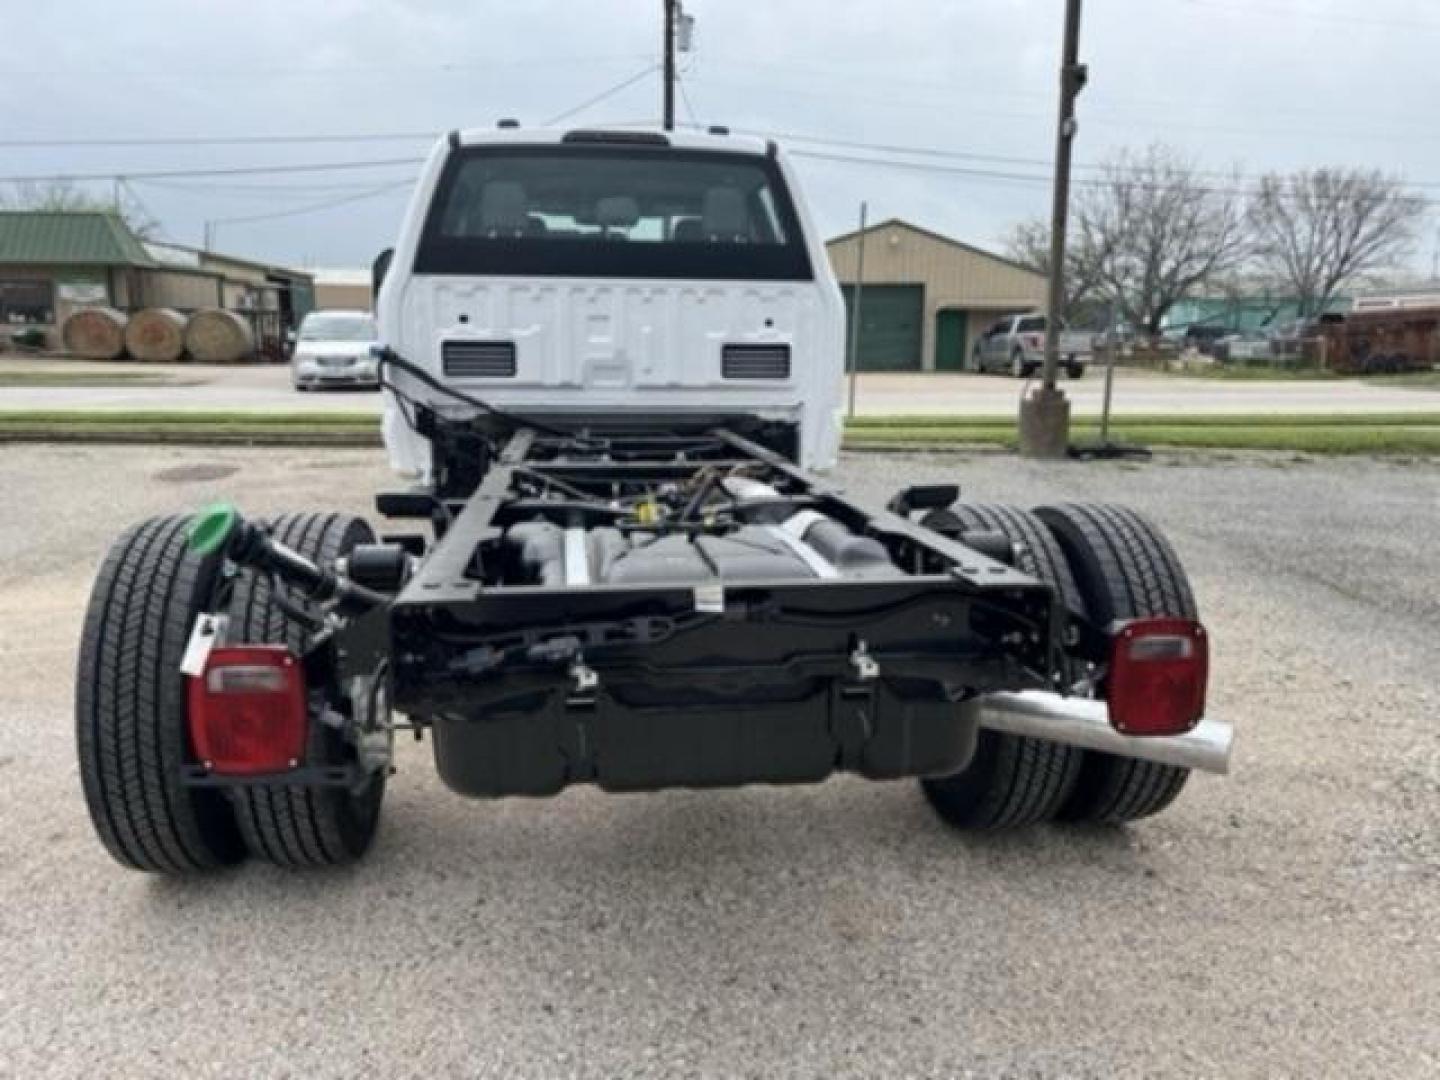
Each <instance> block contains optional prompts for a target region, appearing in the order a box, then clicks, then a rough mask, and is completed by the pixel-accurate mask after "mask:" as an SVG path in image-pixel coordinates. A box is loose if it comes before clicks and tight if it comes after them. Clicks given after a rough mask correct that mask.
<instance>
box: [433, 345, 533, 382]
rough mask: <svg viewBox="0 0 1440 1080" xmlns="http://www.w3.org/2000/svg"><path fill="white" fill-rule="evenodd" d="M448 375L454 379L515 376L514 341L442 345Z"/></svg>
mask: <svg viewBox="0 0 1440 1080" xmlns="http://www.w3.org/2000/svg"><path fill="white" fill-rule="evenodd" d="M440 362H441V366H442V367H443V368H444V370H445V374H446V375H448V376H450V377H451V378H454V379H513V378H514V377H515V343H514V342H513V341H447V342H445V343H444V344H442V345H441V346H440Z"/></svg>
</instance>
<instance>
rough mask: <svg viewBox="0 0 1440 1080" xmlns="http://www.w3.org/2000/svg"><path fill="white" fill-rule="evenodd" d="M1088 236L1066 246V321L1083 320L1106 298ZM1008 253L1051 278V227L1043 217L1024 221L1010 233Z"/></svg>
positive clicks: (1098, 261) (1017, 260)
mask: <svg viewBox="0 0 1440 1080" xmlns="http://www.w3.org/2000/svg"><path fill="white" fill-rule="evenodd" d="M1085 240H1086V238H1085V237H1080V236H1077V237H1070V238H1069V242H1068V243H1067V244H1066V245H1065V301H1064V315H1065V319H1066V321H1068V322H1070V323H1072V324H1074V323H1076V322H1079V321H1084V316H1085V315H1086V314H1087V313H1092V312H1093V309H1094V308H1096V307H1097V306H1098V305H1099V304H1100V303H1103V302H1104V300H1105V297H1104V296H1103V295H1102V294H1103V286H1104V280H1105V279H1104V276H1103V275H1102V274H1101V272H1100V260H1099V258H1098V254H1099V253H1098V252H1097V251H1096V250H1094V249H1093V248H1092V247H1091V246H1090V245H1089V244H1087V243H1086V242H1085ZM1005 251H1006V254H1008V255H1009V257H1010V259H1011V261H1013V262H1017V263H1019V264H1020V265H1021V266H1023V267H1025V268H1026V269H1027V270H1033V271H1034V272H1035V273H1037V274H1041V275H1043V276H1045V277H1049V276H1050V224H1049V222H1047V221H1044V220H1042V219H1040V218H1030V219H1028V220H1026V221H1022V222H1020V223H1019V224H1017V225H1016V226H1015V227H1014V228H1013V229H1011V230H1010V235H1009V237H1008V238H1007V239H1006V241H1005Z"/></svg>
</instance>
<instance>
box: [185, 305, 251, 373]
mask: <svg viewBox="0 0 1440 1080" xmlns="http://www.w3.org/2000/svg"><path fill="white" fill-rule="evenodd" d="M185 349H186V351H187V352H189V353H190V357H191V359H193V360H198V361H200V363H202V364H233V363H234V362H235V361H237V360H244V359H245V358H246V357H248V356H252V355H254V353H255V335H254V333H253V332H252V331H251V330H250V323H249V322H248V321H247V320H246V319H245V318H244V317H243V316H240V315H237V314H235V312H233V311H225V310H223V309H221V308H205V309H204V310H203V311H197V312H196V313H195V314H194V315H192V316H190V325H188V326H187V327H185Z"/></svg>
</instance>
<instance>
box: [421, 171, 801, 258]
mask: <svg viewBox="0 0 1440 1080" xmlns="http://www.w3.org/2000/svg"><path fill="white" fill-rule="evenodd" d="M415 272H416V273H419V274H475V275H503V276H506V277H524V276H531V275H536V276H563V277H625V278H697V279H721V280H768V281H775V280H781V281H784V280H810V279H811V277H812V273H811V267H810V260H809V256H808V255H807V253H806V250H805V243H804V240H803V238H802V236H801V232H800V226H799V222H798V219H797V218H796V215H795V209H794V204H793V203H792V202H791V200H790V196H789V193H788V192H787V191H786V190H785V186H784V182H783V181H782V179H781V177H780V174H779V172H778V170H777V169H776V168H775V166H774V164H773V163H772V162H771V161H769V160H768V159H765V158H761V157H757V156H755V155H750V154H723V153H704V152H690V153H687V152H684V151H675V150H669V149H665V150H639V149H636V148H627V149H625V150H614V149H604V148H594V147H586V148H583V149H576V148H574V147H569V146H560V147H493V146H491V147H476V148H473V149H468V150H460V151H457V152H456V153H454V154H452V155H451V157H450V160H449V162H448V163H447V164H446V166H445V170H444V172H443V173H442V174H441V178H440V183H439V185H438V187H437V188H436V193H435V198H434V200H433V202H432V203H431V206H430V210H429V213H428V215H427V219H426V224H425V230H424V233H423V235H422V237H421V241H420V248H419V251H418V252H417V254H416V258H415Z"/></svg>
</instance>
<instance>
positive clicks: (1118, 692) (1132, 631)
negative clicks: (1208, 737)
mask: <svg viewBox="0 0 1440 1080" xmlns="http://www.w3.org/2000/svg"><path fill="white" fill-rule="evenodd" d="M1209 676H1210V648H1209V643H1208V639H1207V637H1206V634H1205V628H1204V627H1203V626H1201V625H1200V624H1199V623H1198V622H1196V621H1195V620H1194V619H1174V618H1142V619H1131V620H1129V621H1127V622H1124V623H1121V624H1119V625H1118V626H1117V627H1116V628H1115V629H1114V630H1113V631H1112V637H1111V640H1110V674H1109V679H1108V689H1109V692H1108V694H1107V695H1106V696H1107V700H1108V702H1109V705H1110V725H1111V727H1113V728H1114V729H1115V730H1116V731H1118V732H1120V733H1121V734H1122V735H1182V734H1184V733H1185V732H1187V731H1189V730H1190V729H1191V728H1193V727H1194V726H1195V725H1196V724H1198V723H1199V722H1200V720H1201V718H1202V717H1204V715H1205V685H1206V683H1207V681H1208V680H1209Z"/></svg>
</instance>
